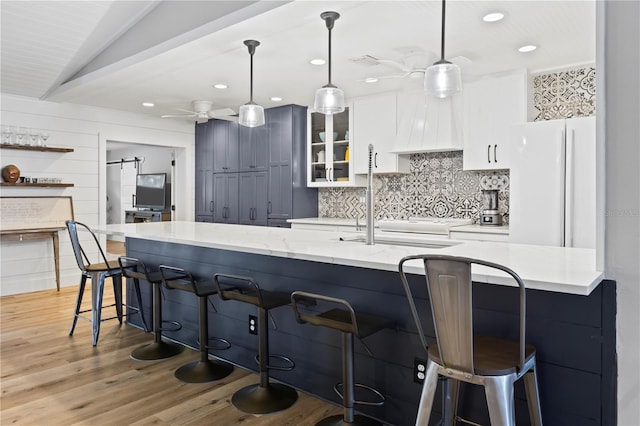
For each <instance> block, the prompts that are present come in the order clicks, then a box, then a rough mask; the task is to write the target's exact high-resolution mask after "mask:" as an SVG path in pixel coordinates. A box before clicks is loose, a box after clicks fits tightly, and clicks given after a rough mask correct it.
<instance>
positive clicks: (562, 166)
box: [509, 117, 596, 248]
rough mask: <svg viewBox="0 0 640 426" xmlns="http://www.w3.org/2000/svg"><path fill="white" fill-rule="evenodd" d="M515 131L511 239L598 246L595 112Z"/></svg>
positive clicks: (582, 246) (513, 128)
mask: <svg viewBox="0 0 640 426" xmlns="http://www.w3.org/2000/svg"><path fill="white" fill-rule="evenodd" d="M510 131H511V132H510V144H511V146H510V148H511V152H510V153H511V171H510V195H509V241H510V242H512V243H523V244H538V245H549V246H564V247H580V248H595V245H596V241H595V240H596V159H595V155H596V125H595V117H583V118H570V119H564V120H549V121H538V122H531V123H526V124H523V125H517V126H514V127H512V128H511V129H510Z"/></svg>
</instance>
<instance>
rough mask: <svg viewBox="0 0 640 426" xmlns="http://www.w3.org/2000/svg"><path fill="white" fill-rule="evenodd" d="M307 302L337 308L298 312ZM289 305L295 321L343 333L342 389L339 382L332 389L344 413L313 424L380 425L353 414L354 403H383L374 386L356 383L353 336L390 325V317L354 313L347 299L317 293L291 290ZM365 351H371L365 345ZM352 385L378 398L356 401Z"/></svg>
mask: <svg viewBox="0 0 640 426" xmlns="http://www.w3.org/2000/svg"><path fill="white" fill-rule="evenodd" d="M310 301H315V302H316V303H317V302H318V301H320V302H327V303H328V304H329V305H331V306H336V308H334V309H331V310H329V311H326V312H323V313H321V314H317V315H315V314H305V313H303V312H301V311H300V309H299V308H298V305H303V304H307V305H308V304H309V302H310ZM291 305H292V306H293V312H294V315H295V317H296V321H298V322H299V323H301V324H305V323H309V324H311V325H316V326H320V327H327V328H332V329H334V330H338V331H341V332H342V389H343V391H342V392H340V389H339V388H340V383H339V384H337V385H336V386H335V387H334V390H335V392H336V393H337V394H338V395H339V396H340V398H341V399H342V405H343V407H344V413H343V414H342V415H336V416H330V417H326V418H324V419H322V420H320V421H319V422H318V423H316V426H338V425H382V423H380V422H379V421H377V420H374V419H371V418H369V417H366V416H363V415H360V414H354V405H355V404H362V405H382V404H384V401H385V398H384V396H383V395H382V394H381V393H380V392H378V391H377V390H375V389H374V388H372V387H370V386H367V385H363V384H360V383H355V370H354V362H353V336H356V337H357V338H358V339H363V338H365V337H367V336H370V335H372V334H373V333H376V332H378V331H380V330H382V329H383V328H387V327H389V326H391V325H392V322H391V320H388V319H386V318H382V317H378V316H374V315H369V314H363V313H356V312H355V311H354V310H353V308H352V307H351V305H350V304H349V302H347V301H346V300H343V299H336V298H334V297H328V296H323V295H320V294H314V293H307V292H303V291H294V292H293V293H291ZM363 344H364V342H363ZM365 349H367V352H369V354H371V352H370V351H369V349H368V348H367V346H366V345H365ZM355 388H363V389H366V390H368V391H370V392H373V393H374V394H375V395H376V397H377V398H378V400H377V401H357V400H356V399H355Z"/></svg>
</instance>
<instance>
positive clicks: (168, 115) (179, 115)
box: [160, 114, 196, 118]
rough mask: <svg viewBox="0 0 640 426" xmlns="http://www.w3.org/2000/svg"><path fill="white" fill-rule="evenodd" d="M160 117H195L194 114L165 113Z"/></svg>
mask: <svg viewBox="0 0 640 426" xmlns="http://www.w3.org/2000/svg"><path fill="white" fill-rule="evenodd" d="M160 117H162V118H189V117H196V114H165V115H161V116H160Z"/></svg>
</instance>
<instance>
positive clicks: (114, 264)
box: [65, 220, 149, 346]
mask: <svg viewBox="0 0 640 426" xmlns="http://www.w3.org/2000/svg"><path fill="white" fill-rule="evenodd" d="M65 224H66V225H67V230H68V231H69V239H70V240H71V247H73V254H74V255H75V258H76V263H77V264H78V268H80V271H81V276H80V285H79V286H78V297H77V299H76V308H75V312H74V314H73V321H72V322H71V329H70V330H69V336H73V332H74V330H75V328H76V323H77V322H78V318H82V319H86V320H88V321H90V322H91V328H92V336H93V346H96V345H97V344H98V337H99V335H100V324H101V323H102V322H103V321H107V320H110V319H116V318H117V319H118V321H120V324H122V317H123V316H124V314H123V313H122V306H123V303H122V271H121V270H120V265H119V264H118V261H116V260H111V261H109V260H107V257H106V256H105V254H104V251H103V250H102V247H101V246H100V243H99V242H98V238H97V237H96V236H95V234H94V233H93V232H91V229H89V227H88V226H87V225H85V224H83V223H80V222H76V221H73V220H67V221H66V222H65ZM78 228H84V230H86V231H87V232H88V233H89V235H91V237H92V238H93V240H92V241H93V244H94V247H95V248H97V250H98V252H99V254H100V257H99V259H100V260H101V262H99V263H91V262H90V261H89V258H88V257H87V254H86V252H85V250H84V249H83V248H82V246H81V245H80V239H79V238H78ZM109 277H110V278H111V280H112V281H113V292H114V296H115V303H113V304H111V305H107V306H103V305H102V299H103V294H104V280H105V279H106V278H109ZM87 278H90V279H91V309H85V310H81V306H82V297H83V296H84V290H85V287H86V284H87ZM134 291H135V293H136V299H137V301H138V306H142V297H141V296H140V286H139V285H134ZM125 306H126V305H125ZM108 307H115V309H116V316H115V317H109V318H102V309H103V308H108ZM130 309H132V310H133V311H135V313H137V314H139V315H140V318H141V319H142V326H143V327H144V331H149V329H148V327H147V323H146V322H145V320H144V315H143V313H142V310H141V309H139V308H136V307H130ZM87 312H91V317H90V318H89V317H85V316H83V315H82V314H84V313H87Z"/></svg>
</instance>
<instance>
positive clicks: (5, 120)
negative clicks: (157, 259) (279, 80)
mask: <svg viewBox="0 0 640 426" xmlns="http://www.w3.org/2000/svg"><path fill="white" fill-rule="evenodd" d="M0 101H1V103H0V105H1V106H0V108H1V116H0V117H1V122H2V123H1V124H3V125H5V124H6V125H15V126H22V127H27V128H31V129H37V130H39V131H44V130H46V131H47V132H49V134H50V138H49V140H48V141H47V144H48V145H49V146H56V147H66V148H73V149H74V152H70V153H53V152H34V151H20V150H9V149H1V150H0V168H2V167H4V166H6V165H8V164H15V165H16V166H18V167H19V168H20V171H21V175H22V176H30V177H58V178H61V179H62V181H63V182H68V183H73V184H74V187H71V188H38V187H32V188H24V187H22V188H21V187H0V196H71V197H72V198H73V209H74V215H75V219H76V220H78V221H80V222H83V223H86V224H88V225H90V226H95V225H105V223H106V142H107V141H120V142H131V143H138V144H147V145H160V146H170V147H176V152H179V153H180V155H176V160H177V161H176V184H178V185H180V187H181V188H184V191H180V193H181V199H177V200H176V214H175V216H176V218H177V219H178V220H192V219H193V214H194V211H193V206H194V198H193V197H194V191H193V187H194V176H193V173H192V171H193V162H194V134H193V129H194V126H193V125H192V124H189V123H187V122H180V121H173V120H162V119H160V118H155V117H150V116H147V115H137V114H132V113H124V112H120V111H112V110H106V109H100V108H93V107H83V106H78V105H71V104H57V103H52V102H44V101H39V100H37V99H32V98H24V97H17V96H10V95H4V94H3V95H0ZM0 220H1V218H0ZM87 236H88V235H87ZM87 236H85V238H86V237H87ZM59 237H60V275H61V285H62V286H69V285H76V284H77V283H78V280H79V276H80V274H79V270H78V267H77V266H76V263H75V259H74V257H73V251H72V248H71V245H70V243H69V237H68V235H67V233H66V231H62V232H60V233H59ZM102 241H103V243H104V241H105V239H104V236H103V237H102ZM93 254H94V255H95V254H96V251H94V253H93ZM53 287H55V273H54V262H53V248H52V243H51V241H48V240H36V241H30V242H2V243H1V244H0V295H8V294H15V293H25V292H31V291H36V290H42V289H47V288H53Z"/></svg>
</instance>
